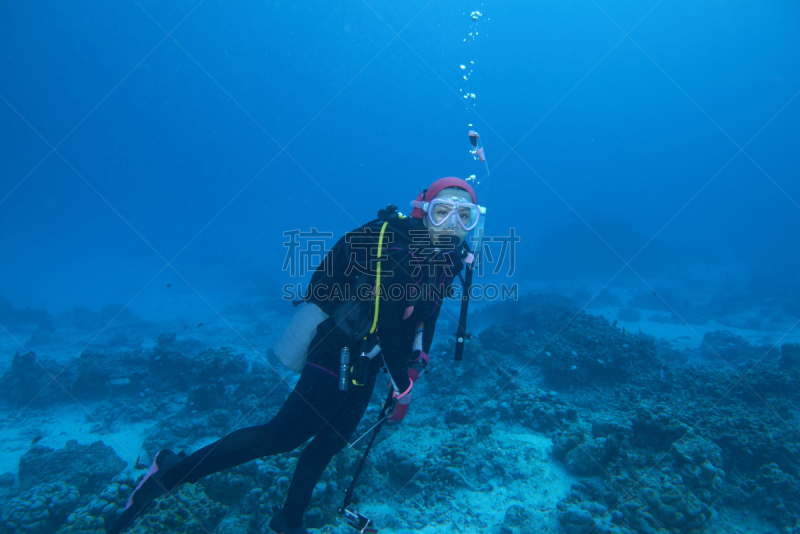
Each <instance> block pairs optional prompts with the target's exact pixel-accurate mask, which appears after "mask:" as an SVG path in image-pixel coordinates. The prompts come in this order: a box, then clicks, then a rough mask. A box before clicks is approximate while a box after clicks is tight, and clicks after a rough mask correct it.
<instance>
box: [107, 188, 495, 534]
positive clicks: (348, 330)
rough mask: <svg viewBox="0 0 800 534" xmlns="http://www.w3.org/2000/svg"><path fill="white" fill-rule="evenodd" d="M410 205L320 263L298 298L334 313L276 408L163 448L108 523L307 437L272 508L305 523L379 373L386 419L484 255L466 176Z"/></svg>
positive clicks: (396, 415)
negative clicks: (222, 431) (477, 243)
mask: <svg viewBox="0 0 800 534" xmlns="http://www.w3.org/2000/svg"><path fill="white" fill-rule="evenodd" d="M411 204H412V206H413V210H412V211H411V215H410V217H407V216H404V215H402V214H400V213H399V212H398V211H397V208H396V207H395V206H391V205H390V206H389V207H388V208H387V209H386V210H381V211H380V212H379V214H378V219H376V220H375V221H371V222H370V223H367V224H366V225H364V226H362V227H360V228H358V229H356V230H354V231H352V232H348V233H347V234H345V236H344V237H342V238H341V239H340V240H339V241H338V242H337V243H336V245H335V246H334V247H333V249H332V250H331V251H330V252H329V253H328V254H327V256H326V257H325V260H324V261H323V262H322V264H320V266H319V267H318V268H317V270H316V271H315V272H314V275H313V276H312V279H311V282H310V283H309V286H308V291H307V293H306V296H305V297H304V302H303V303H302V304H300V306H317V307H318V308H319V310H321V312H319V314H320V316H321V317H325V319H324V320H321V321H319V322H318V324H316V328H315V332H314V333H313V339H312V341H311V343H310V345H308V346H307V349H306V348H305V347H304V350H303V351H302V353H303V357H304V358H305V361H304V362H302V361H301V362H300V364H299V365H298V366H297V368H298V369H300V370H301V374H300V378H299V379H298V381H297V384H296V386H295V388H294V390H293V391H292V392H291V393H290V394H289V397H288V398H287V400H286V402H285V403H284V404H283V406H282V407H281V409H280V410H279V412H278V413H277V415H275V417H274V418H273V419H272V420H271V421H269V422H268V423H266V424H264V425H260V426H254V427H250V428H244V429H240V430H236V431H234V432H232V433H231V434H228V435H227V436H225V437H223V438H221V439H220V440H218V441H216V442H214V443H212V444H210V445H207V446H205V447H203V448H201V449H199V450H198V451H196V452H194V453H193V454H191V455H189V456H186V455H184V454H183V453H181V454H179V455H176V454H174V453H173V452H172V451H169V450H162V451H161V452H159V453H158V454H157V455H156V457H155V459H154V461H153V464H152V466H151V467H150V469H149V470H148V472H147V473H146V475H145V477H144V478H143V480H142V481H141V482H140V483H139V485H138V486H137V488H136V489H135V490H134V492H133V494H132V495H131V498H130V499H129V501H128V503H127V505H126V508H125V510H124V511H123V512H122V514H121V515H120V517H119V518H118V520H117V521H116V523H114V524H113V525H112V526H111V527H110V528H109V529H108V534H120V533H121V532H122V531H123V530H124V529H125V528H126V527H127V526H129V525H130V524H131V523H132V522H133V521H134V519H135V518H136V517H137V516H138V515H139V514H141V513H143V512H144V511H145V509H146V508H147V507H148V505H149V504H150V503H151V502H152V501H153V500H154V499H156V498H158V497H159V496H161V495H163V494H164V493H166V492H170V491H172V490H173V489H175V488H176V487H177V486H179V485H180V484H184V483H187V482H191V483H194V482H197V481H198V480H199V479H201V478H202V477H205V476H207V475H210V474H212V473H217V472H220V471H223V470H226V469H230V468H233V467H236V466H239V465H242V464H244V463H246V462H250V461H253V460H255V459H257V458H261V457H264V456H272V455H276V454H281V453H287V452H290V451H292V450H294V449H296V448H297V447H299V446H301V445H303V444H304V443H306V442H307V441H308V440H309V439H310V440H311V441H310V443H308V445H307V446H306V447H305V449H304V450H303V452H302V454H301V455H300V458H299V460H298V462H297V466H296V468H295V472H294V475H293V476H292V481H291V484H290V486H289V490H288V495H287V498H286V502H285V503H284V505H283V507H282V508H279V507H277V506H276V507H274V508H273V514H274V515H273V516H272V518H271V520H270V522H269V527H270V529H271V530H272V531H273V532H275V533H278V534H302V533H307V532H308V531H307V530H306V528H305V526H304V524H303V516H304V514H305V510H306V508H307V507H308V505H309V503H310V501H311V496H312V492H313V490H314V486H315V485H316V484H317V482H318V480H319V478H320V477H321V476H322V474H323V472H324V470H325V468H326V467H327V465H328V464H329V463H330V461H331V459H332V458H333V456H334V455H335V454H336V453H338V452H340V451H341V450H342V449H343V448H344V447H345V446H346V445H348V441H349V440H350V438H351V436H352V435H353V433H354V432H355V430H356V428H357V426H358V424H359V422H360V421H361V418H362V417H363V415H364V413H365V411H366V409H367V405H368V404H369V401H370V398H371V397H372V392H373V389H374V387H375V382H376V378H377V375H378V373H379V372H380V370H381V369H383V370H385V372H387V373H388V375H389V384H388V386H389V389H388V390H387V398H389V397H390V400H389V402H388V403H387V406H388V411H385V413H386V414H388V415H387V417H386V420H387V421H390V422H394V423H398V422H400V421H402V420H403V418H404V417H405V415H406V413H407V411H408V409H409V406H410V403H411V399H412V395H413V389H414V383H415V382H416V381H417V380H418V379H419V377H420V375H421V374H422V373H424V371H425V367H426V366H427V364H428V362H429V357H428V353H429V351H430V347H431V343H432V341H433V334H434V328H435V326H436V320H437V318H438V316H439V312H440V310H441V306H442V302H443V299H444V298H446V297H447V296H448V295H449V291H451V288H450V286H451V284H452V282H453V280H454V278H455V277H456V276H459V273H460V271H461V270H462V268H463V267H464V263H470V262H472V261H473V260H474V258H475V257H474V256H473V254H472V253H471V252H470V249H469V246H468V244H467V243H466V242H465V238H466V237H467V235H468V234H469V232H470V231H471V230H473V229H475V228H476V226H478V223H479V221H480V220H481V218H482V216H483V215H484V214H485V208H482V207H480V206H479V205H478V202H477V198H476V196H475V192H474V190H473V188H472V187H471V186H470V185H469V184H468V183H467V182H466V181H464V180H462V179H460V178H453V177H448V178H442V179H440V180H437V181H435V182H434V183H433V184H431V185H430V187H428V188H427V189H425V190H424V191H423V192H422V193H420V194H419V196H418V197H417V199H416V200H414V201H413V202H411ZM481 228H482V225H481ZM313 326H315V325H314V324H312V325H311V327H312V328H313ZM309 337H310V335H309ZM350 354H352V355H353V356H354V357H353V358H352V359H350V358H349V355H350ZM345 356H347V358H345ZM284 363H286V362H284ZM290 368H291V367H290ZM390 392H391V393H390ZM385 408H386V406H385ZM312 438H313V439H312Z"/></svg>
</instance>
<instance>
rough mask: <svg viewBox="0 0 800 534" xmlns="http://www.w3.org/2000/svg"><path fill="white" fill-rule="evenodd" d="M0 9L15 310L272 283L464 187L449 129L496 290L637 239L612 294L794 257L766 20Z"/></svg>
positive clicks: (552, 278) (674, 14) (560, 6)
mask: <svg viewBox="0 0 800 534" xmlns="http://www.w3.org/2000/svg"><path fill="white" fill-rule="evenodd" d="M0 9H1V10H2V22H1V23H0V24H2V31H0V35H2V36H1V37H0V39H1V40H2V41H1V43H2V44H0V47H1V48H2V51H3V53H2V56H1V57H0V72H2V73H3V75H2V77H1V78H0V96H2V100H3V102H1V104H2V105H1V106H0V113H2V121H0V124H2V129H1V130H0V135H2V146H3V150H2V152H1V154H2V156H0V157H2V168H3V172H2V175H1V177H0V179H2V184H0V187H1V188H2V189H1V190H0V199H1V200H2V203H1V204H0V217H2V219H1V220H2V223H1V224H2V229H3V230H2V233H1V234H0V239H1V240H2V241H1V242H0V246H1V247H2V250H3V251H4V254H3V257H4V259H3V261H2V263H0V272H1V274H2V279H3V280H4V284H3V289H2V294H3V296H4V298H6V299H8V300H10V301H11V302H12V303H14V304H15V305H17V306H35V307H43V308H46V309H48V310H50V311H52V312H56V313H57V312H63V311H67V310H70V309H72V307H74V306H76V305H81V306H86V307H90V308H100V307H102V306H104V305H105V304H108V303H110V302H122V303H123V304H124V303H127V302H129V300H130V299H131V298H133V296H134V295H136V293H137V292H138V291H139V290H140V289H141V288H142V287H143V286H145V285H146V284H148V283H149V282H150V281H151V280H152V279H153V278H154V277H157V278H156V280H155V281H154V282H153V284H154V285H158V286H162V285H164V284H165V283H173V282H175V281H176V280H177V281H180V279H181V277H184V278H185V279H186V280H187V281H189V282H190V283H191V284H192V285H194V286H195V287H196V288H198V290H202V291H206V292H209V291H211V290H213V289H220V288H222V287H225V288H227V289H233V290H235V289H236V287H237V286H240V285H242V284H243V283H245V282H252V281H271V282H272V283H274V285H279V284H280V283H281V282H283V281H284V280H283V278H282V276H281V273H280V269H279V267H280V262H281V261H282V259H283V255H284V253H285V249H284V248H283V242H284V237H283V236H282V232H283V231H284V230H287V229H303V230H307V229H308V228H310V227H312V226H314V227H317V228H319V229H321V230H324V231H330V232H334V234H335V235H339V234H341V233H342V232H343V231H345V230H346V229H349V228H351V227H354V226H357V225H360V224H361V223H363V222H364V221H366V220H368V219H369V218H371V217H373V216H374V213H375V211H376V210H377V209H378V208H379V207H382V206H383V205H385V204H387V203H389V202H393V203H395V204H398V205H400V206H401V208H405V207H406V206H407V202H408V201H409V200H411V199H413V198H414V197H415V195H416V194H417V193H418V192H419V191H420V190H421V189H422V188H423V187H425V186H426V185H427V184H428V183H430V182H431V181H432V180H434V179H436V178H438V177H441V176H445V175H456V176H462V177H465V176H468V175H470V174H483V173H484V170H483V168H482V166H480V165H479V164H478V163H477V162H475V161H474V160H473V158H472V156H471V155H470V154H469V153H468V148H469V143H468V141H467V136H466V132H467V130H468V124H473V125H474V126H473V127H474V128H475V129H476V130H478V131H479V133H480V134H481V135H482V139H483V141H484V144H485V146H486V151H487V154H488V162H489V165H490V168H491V188H490V191H491V194H490V196H488V197H487V199H488V200H489V202H487V204H488V207H489V210H490V212H489V217H487V231H489V232H491V233H493V234H498V235H505V234H507V232H508V228H509V227H511V226H513V227H515V228H516V229H517V233H518V235H520V236H521V239H522V241H521V244H520V245H519V251H518V256H517V261H518V262H519V264H518V268H517V269H516V273H515V281H518V282H520V283H542V282H563V281H565V279H566V280H567V281H571V282H574V281H578V280H581V279H584V278H586V277H589V278H597V279H599V280H604V281H606V280H608V279H610V278H611V277H612V276H614V275H615V273H617V271H618V270H619V269H620V268H621V267H623V266H624V261H623V260H625V261H627V260H629V259H630V258H631V257H633V256H634V255H635V254H636V253H637V252H639V250H640V249H641V248H642V247H643V246H644V249H643V250H641V251H640V252H639V254H638V255H636V257H635V259H634V260H633V262H632V264H631V265H632V267H634V268H635V270H636V273H635V274H634V273H632V271H630V270H628V269H627V268H625V269H622V272H621V273H620V274H619V276H622V277H626V276H627V277H629V278H632V279H638V277H639V276H642V277H653V276H668V277H671V278H673V279H680V278H681V277H682V276H684V275H685V273H687V272H689V271H691V270H692V269H693V268H695V267H697V266H698V265H710V266H712V271H714V272H717V271H720V272H722V271H726V270H727V271H736V272H738V273H742V274H743V276H746V273H747V272H749V271H750V270H751V269H753V268H762V269H766V270H768V271H769V272H771V273H774V275H775V277H777V278H779V279H780V278H781V277H783V276H786V271H787V269H786V267H787V266H790V265H793V264H796V262H797V261H798V259H800V252H798V251H800V247H799V246H798V245H800V240H799V239H798V236H800V232H798V222H799V221H800V206H799V205H798V202H797V199H800V186H799V185H798V182H797V180H796V179H795V178H796V176H797V172H798V160H797V158H796V157H795V154H796V147H797V146H798V140H799V139H800V132H798V128H797V125H798V124H800V122H798V113H800V107H799V106H800V101H798V99H797V98H795V95H796V94H797V91H798V90H799V89H800V64H798V62H797V61H796V58H797V57H798V55H800V38H798V31H797V29H798V23H799V21H800V10H798V9H797V7H796V6H794V5H793V4H792V3H790V2H736V3H735V4H731V3H729V2H704V3H702V4H700V5H698V4H697V3H696V2H688V1H685V2H679V1H663V2H656V1H649V2H603V1H599V2H590V1H587V2H513V3H511V2H497V3H492V2H484V3H483V4H479V3H474V4H471V3H468V2H455V1H434V2H428V1H407V2H402V3H397V2H342V3H337V4H336V6H335V7H334V6H332V5H331V4H330V3H328V2H300V3H293V2H246V3H236V4H234V5H232V4H230V3H228V2H218V1H214V0H206V1H204V2H200V3H199V4H198V3H197V2H171V3H168V5H165V4H164V3H163V2H149V1H141V2H133V1H116V2H99V3H94V2H89V3H86V2H84V3H77V4H76V3H74V2H36V1H31V2H24V3H23V2H6V3H3V5H2V7H0ZM472 10H480V11H481V12H482V17H480V18H479V20H478V21H477V22H473V21H472V20H471V19H470V17H469V13H470V12H471V11H472ZM396 32H401V33H400V35H399V36H398V35H397V33H396ZM470 32H477V35H473V36H471V37H470V36H469V33H470ZM628 32H630V33H628ZM626 34H627V37H626ZM464 39H466V41H464ZM470 61H474V65H472V64H470V63H469V62H470ZM460 64H466V65H467V66H468V69H467V71H469V70H470V69H471V70H472V71H473V72H472V74H471V75H470V79H469V81H468V82H464V81H463V80H462V79H461V76H462V74H463V73H464V72H465V71H462V70H460V69H459V65H460ZM459 90H463V91H466V92H470V93H475V95H476V98H475V99H471V98H470V99H467V100H464V99H462V98H461V96H460V94H459ZM461 94H463V93H461ZM512 147H513V151H512ZM53 148H55V151H54V150H53ZM601 238H602V240H604V241H605V243H604V242H603V241H602V240H601ZM651 238H652V241H650V240H651ZM645 245H646V246H645ZM169 261H172V263H171V264H170V266H169V267H167V268H166V270H163V272H162V269H164V267H165V265H166V264H167V262H169ZM159 273H160V274H159ZM787 282H788V281H787ZM791 282H792V283H794V282H795V281H791ZM181 283H182V282H181ZM130 306H131V308H132V309H133V310H134V311H135V310H136V309H137V303H136V301H135V300H134V301H133V302H131V304H130Z"/></svg>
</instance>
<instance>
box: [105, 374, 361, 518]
mask: <svg viewBox="0 0 800 534" xmlns="http://www.w3.org/2000/svg"><path fill="white" fill-rule="evenodd" d="M331 384H332V385H331ZM336 384H337V382H336V378H335V377H334V376H331V375H330V374H328V373H327V372H326V371H324V370H322V369H319V368H317V367H314V366H306V368H305V369H304V370H303V373H302V374H301V375H300V380H298V382H297V385H296V386H295V388H294V390H293V391H292V393H291V394H290V395H289V398H288V399H287V400H286V402H285V403H284V404H283V406H282V407H281V409H280V411H279V412H278V414H277V415H276V416H275V417H274V418H273V419H272V420H271V421H270V422H269V423H267V424H265V425H260V426H255V427H250V428H243V429H241V430H237V431H234V432H232V433H231V434H228V435H227V436H225V437H223V438H222V439H220V440H218V441H216V442H214V443H212V444H210V445H208V446H206V447H203V448H202V449H200V450H198V451H196V452H195V453H194V454H192V455H191V456H188V457H186V458H183V460H181V461H180V462H179V463H177V465H174V464H173V465H171V466H170V468H169V469H168V470H167V469H164V470H161V469H159V471H161V472H160V473H157V474H156V475H155V476H149V477H148V478H147V479H146V480H144V481H143V483H141V484H140V486H139V487H137V489H136V491H135V492H134V494H133V495H132V496H131V501H130V503H129V505H128V508H127V509H126V510H125V511H124V512H123V514H122V515H121V516H120V518H119V519H118V520H117V522H116V523H115V524H114V525H112V526H111V528H109V529H108V533H109V534H119V533H120V532H122V531H123V530H124V529H125V528H126V527H127V526H128V525H129V524H130V523H131V522H132V521H133V520H134V519H135V518H136V517H137V516H138V515H139V514H140V513H141V512H142V511H143V510H144V508H145V507H146V506H147V505H148V504H149V503H150V502H152V501H153V500H154V499H156V498H158V497H160V496H161V495H163V494H164V493H166V492H167V491H171V490H172V489H174V488H175V487H176V486H178V485H180V484H182V483H184V482H196V481H197V480H198V479H200V478H202V477H204V476H206V475H209V474H211V473H216V472H219V471H223V470H225V469H230V468H231V467H235V466H237V465H241V464H244V463H247V462H249V461H251V460H255V459H256V458H260V457H262V456H269V455H273V454H279V453H281V452H288V451H291V450H294V449H295V448H297V447H298V446H300V445H302V444H303V443H304V442H305V441H307V440H308V439H309V438H311V437H312V436H313V435H314V434H316V433H317V432H319V430H320V428H322V426H323V425H324V424H325V421H326V420H327V419H329V418H331V417H332V416H333V414H335V413H336V411H337V410H338V408H339V405H340V404H341V403H343V402H344V401H345V399H346V392H340V391H338V389H337V387H336ZM332 393H338V394H339V395H332Z"/></svg>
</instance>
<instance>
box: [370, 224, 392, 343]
mask: <svg viewBox="0 0 800 534" xmlns="http://www.w3.org/2000/svg"><path fill="white" fill-rule="evenodd" d="M388 224H389V221H386V222H384V223H383V226H381V236H380V238H378V258H380V257H381V252H382V250H383V232H385V231H386V226H387V225H388ZM380 301H381V261H380V260H378V271H377V274H376V275H375V316H374V318H373V319H372V328H370V329H369V333H370V334H372V333H373V332H375V329H376V328H378V304H379V303H380Z"/></svg>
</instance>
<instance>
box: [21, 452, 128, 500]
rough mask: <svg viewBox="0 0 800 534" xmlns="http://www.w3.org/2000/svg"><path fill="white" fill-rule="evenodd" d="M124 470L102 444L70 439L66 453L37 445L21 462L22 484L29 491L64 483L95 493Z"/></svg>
mask: <svg viewBox="0 0 800 534" xmlns="http://www.w3.org/2000/svg"><path fill="white" fill-rule="evenodd" d="M124 468H125V462H124V461H122V459H121V458H120V457H119V456H117V454H116V453H115V452H114V449H112V448H111V447H109V446H108V445H106V444H105V443H103V442H102V441H95V442H94V443H92V444H91V445H80V444H79V443H78V442H77V441H76V440H70V441H68V442H67V444H66V445H65V446H64V449H63V450H54V449H51V448H50V447H45V446H43V445H34V446H33V447H31V448H30V449H29V450H28V451H27V452H26V453H25V454H24V455H23V456H22V458H21V459H20V461H19V484H20V487H21V488H22V489H23V490H25V489H28V488H32V487H33V486H35V485H37V484H42V483H45V482H52V481H60V482H64V483H66V484H69V485H70V486H75V487H76V488H78V491H80V493H81V494H86V493H94V492H95V491H97V490H98V489H99V487H100V486H101V485H102V484H104V483H105V482H106V481H108V480H111V479H112V478H113V477H114V476H115V475H117V474H118V473H119V472H120V471H122V470H123V469H124Z"/></svg>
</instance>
